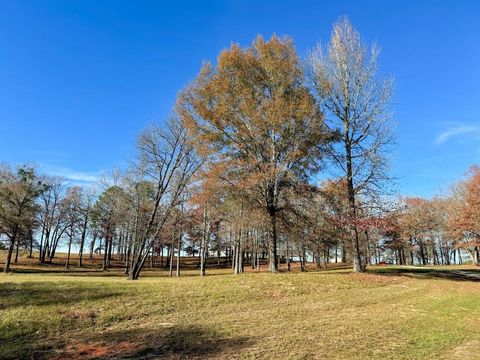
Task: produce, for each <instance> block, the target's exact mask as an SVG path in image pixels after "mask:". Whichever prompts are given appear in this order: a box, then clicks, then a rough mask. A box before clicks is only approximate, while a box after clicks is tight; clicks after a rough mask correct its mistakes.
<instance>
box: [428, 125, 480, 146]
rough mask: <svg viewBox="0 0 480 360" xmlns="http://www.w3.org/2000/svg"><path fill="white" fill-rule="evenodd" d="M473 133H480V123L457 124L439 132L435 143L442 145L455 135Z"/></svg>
mask: <svg viewBox="0 0 480 360" xmlns="http://www.w3.org/2000/svg"><path fill="white" fill-rule="evenodd" d="M472 133H480V125H468V124H455V125H453V126H450V127H449V128H448V129H446V130H445V131H443V132H441V133H440V134H438V136H437V137H436V139H435V144H437V145H440V144H443V143H445V142H446V141H448V140H449V139H450V138H452V137H454V136H458V135H463V134H472Z"/></svg>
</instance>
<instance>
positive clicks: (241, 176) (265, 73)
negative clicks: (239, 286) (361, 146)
mask: <svg viewBox="0 0 480 360" xmlns="http://www.w3.org/2000/svg"><path fill="white" fill-rule="evenodd" d="M178 112H179V113H180V114H181V116H182V118H183V120H184V123H185V124H186V126H187V127H188V129H189V130H190V132H191V133H192V134H193V135H194V136H195V138H196V143H197V144H203V146H200V145H198V147H202V149H201V150H206V151H207V152H208V153H210V154H214V155H215V157H216V160H217V161H221V162H223V163H224V164H231V168H232V169H234V170H235V179H236V181H237V182H238V184H239V185H241V186H242V187H243V189H242V190H245V191H246V192H248V193H250V194H251V195H252V199H254V200H255V201H256V202H257V204H258V205H259V206H260V207H261V208H263V209H264V210H265V211H266V213H267V214H268V218H269V223H270V224H269V227H270V236H269V239H270V241H269V270H270V271H271V272H277V271H278V265H277V261H276V259H277V216H278V213H279V212H280V211H281V210H282V208H283V197H284V195H285V194H284V190H285V189H286V188H288V187H290V186H292V185H293V184H295V182H296V181H297V179H299V178H306V177H307V176H308V174H309V173H310V172H311V171H313V170H317V168H318V167H317V165H318V159H320V158H321V157H322V145H324V144H326V143H328V142H329V141H330V138H331V136H330V135H329V133H327V132H326V131H325V128H324V127H323V126H322V125H321V124H323V118H322V114H321V112H320V109H319V107H318V104H317V103H316V101H315V99H314V97H313V96H312V94H311V93H310V91H309V89H308V87H307V86H306V84H305V78H304V74H303V70H302V66H301V64H300V61H299V58H298V56H297V53H296V51H295V48H294V45H293V41H292V40H291V39H288V38H283V39H281V38H278V37H276V36H273V37H272V38H271V39H270V40H268V41H266V40H264V39H263V38H262V37H260V36H259V37H257V39H255V41H254V42H253V44H252V46H250V47H248V48H246V49H242V48H241V47H240V46H238V45H232V46H231V47H230V49H228V50H224V51H222V52H221V53H220V55H219V57H218V62H217V65H216V66H214V65H212V64H210V63H207V64H205V65H203V67H202V69H201V71H200V74H199V75H198V77H197V79H196V80H195V81H194V82H193V83H192V84H191V85H190V86H189V87H188V88H186V89H185V91H183V92H182V93H181V94H180V95H179V99H178ZM319 124H320V126H319ZM227 171H228V170H227Z"/></svg>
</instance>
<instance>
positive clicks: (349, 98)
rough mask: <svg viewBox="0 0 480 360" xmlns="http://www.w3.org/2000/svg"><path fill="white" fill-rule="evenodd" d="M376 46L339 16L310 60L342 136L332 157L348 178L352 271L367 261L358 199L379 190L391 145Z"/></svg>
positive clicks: (388, 84)
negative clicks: (358, 222)
mask: <svg viewBox="0 0 480 360" xmlns="http://www.w3.org/2000/svg"><path fill="white" fill-rule="evenodd" d="M378 54H379V50H378V48H377V47H376V46H375V45H373V46H371V47H368V46H367V45H365V44H363V43H362V42H361V40H360V35H359V33H358V32H357V31H356V30H355V29H354V28H353V27H352V25H351V23H350V21H349V20H348V19H347V18H346V17H343V18H341V19H340V20H339V21H338V22H337V23H336V24H334V27H333V32H332V37H331V39H330V44H329V45H328V47H327V48H322V47H321V46H318V47H317V48H316V49H315V50H314V51H313V52H312V54H311V56H310V65H311V79H312V81H313V85H314V88H315V89H316V92H317V95H318V99H319V102H320V103H321V105H323V108H324V111H325V113H326V118H327V124H328V125H329V126H330V127H331V129H337V130H338V131H339V132H341V134H342V141H341V143H340V144H339V145H338V146H335V147H334V148H333V151H332V153H331V155H332V159H333V160H334V162H335V163H336V164H337V166H338V168H339V169H340V171H341V173H342V176H345V177H346V179H347V189H346V191H347V193H348V199H349V209H350V217H351V219H350V220H351V226H350V227H351V232H352V240H353V263H354V271H356V272H363V271H365V268H366V262H365V259H364V258H363V255H362V253H361V244H360V241H359V234H358V229H357V225H356V220H357V215H358V204H357V200H358V197H359V196H360V195H362V196H368V195H372V194H373V193H375V192H377V191H378V190H379V189H380V188H381V186H382V184H383V183H384V181H385V180H386V179H388V176H387V158H388V157H387V149H388V145H389V144H391V143H392V137H391V126H390V124H389V113H388V112H387V107H388V104H389V100H390V98H391V95H392V89H393V82H392V80H390V79H388V80H385V81H381V82H380V81H377V79H376V71H377V57H378Z"/></svg>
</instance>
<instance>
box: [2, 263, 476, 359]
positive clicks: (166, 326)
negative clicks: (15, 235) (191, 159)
mask: <svg viewBox="0 0 480 360" xmlns="http://www.w3.org/2000/svg"><path fill="white" fill-rule="evenodd" d="M452 269H453V270H452ZM18 271H20V272H17V273H14V274H11V275H2V276H0V358H2V359H8V358H12V359H13V358H48V359H64V358H68V359H90V358H172V359H184V358H192V359H193V358H199V359H203V358H221V359H237V358H241V359H243V358H247V359H476V358H480V355H479V354H480V326H479V324H480V323H479V320H480V282H479V281H478V280H479V279H478V277H480V272H479V270H478V269H474V268H468V267H456V268H451V267H450V268H448V269H446V268H435V269H433V268H408V267H377V268H375V267H373V268H371V270H370V273H368V274H363V275H355V274H351V273H350V272H349V271H346V270H327V271H320V272H315V271H309V272H306V273H299V272H295V273H280V274H276V275H271V274H267V273H246V274H243V275H240V276H239V275H237V276H235V275H231V271H230V270H229V269H224V270H211V271H209V274H208V276H207V277H205V278H200V277H199V276H198V275H197V271H195V272H193V271H191V270H188V271H184V272H183V274H182V277H181V278H169V277H167V276H166V273H165V272H148V273H146V276H144V277H142V278H141V280H139V281H137V282H129V281H127V280H125V279H124V278H123V277H122V276H121V272H120V270H118V271H111V272H109V273H107V274H105V273H101V272H75V271H70V272H68V273H65V272H63V271H61V270H59V269H56V270H51V271H48V270H46V271H42V272H36V270H35V269H30V270H29V268H28V267H26V268H23V269H22V268H19V269H18Z"/></svg>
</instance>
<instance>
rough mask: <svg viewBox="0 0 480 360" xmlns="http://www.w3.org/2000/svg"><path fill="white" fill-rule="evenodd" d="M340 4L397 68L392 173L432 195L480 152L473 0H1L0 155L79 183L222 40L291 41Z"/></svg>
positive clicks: (118, 152) (310, 33) (478, 46)
mask: <svg viewBox="0 0 480 360" xmlns="http://www.w3.org/2000/svg"><path fill="white" fill-rule="evenodd" d="M341 15H347V16H348V17H349V18H350V19H351V21H352V23H353V25H354V26H355V27H356V28H357V29H358V30H359V31H360V33H361V34H362V36H363V39H364V40H366V41H377V42H378V44H379V45H380V46H381V48H382V53H381V57H380V65H381V68H380V70H381V73H382V74H390V75H392V76H394V78H395V97H394V101H393V110H394V113H393V118H394V120H395V121H396V122H397V147H396V151H395V153H394V154H393V160H392V170H393V173H394V175H395V176H397V177H398V187H399V190H400V191H401V192H402V193H403V194H404V195H421V196H430V195H432V194H434V193H436V192H438V191H442V190H444V189H446V188H447V186H448V185H449V184H450V183H452V182H453V181H455V180H457V179H459V178H460V177H461V176H462V175H463V174H464V172H465V171H466V170H467V168H468V167H469V166H470V165H471V164H473V163H480V87H479V84H480V26H479V24H478V22H479V19H480V2H478V1H453V0H452V1H388V2H387V1H368V0H367V1H353V0H352V1H278V0H277V1H211V2H207V1H205V2H200V1H195V2H194V1H192V2H188V1H178V2H173V1H172V2H170V3H167V2H161V1H106V0H105V1H46V0H45V1H26V0H24V1H17V0H11V1H8V0H1V1H0V161H4V162H8V163H23V162H30V163H35V164H37V165H38V166H39V167H40V168H41V169H42V170H43V171H45V172H48V173H51V174H56V175H63V176H65V177H67V178H69V179H70V180H71V181H76V182H89V181H92V180H95V178H96V177H98V175H99V174H100V173H102V172H105V171H108V170H110V169H112V168H113V167H122V166H124V165H125V163H126V162H127V161H128V159H129V158H131V157H132V156H133V153H134V144H135V137H136V135H137V133H138V132H139V131H140V130H141V129H142V128H143V127H145V126H146V125H148V124H149V123H152V122H161V121H162V120H163V119H164V118H165V117H166V116H167V115H168V114H169V113H170V112H171V109H172V106H173V104H174V102H175V97H176V93H177V91H178V90H179V89H181V88H182V87H183V86H185V85H186V84H188V82H189V81H191V80H192V79H193V78H194V77H195V75H196V74H197V72H198V70H199V68H200V65H201V63H202V61H205V60H214V59H215V57H216V55H217V54H218V52H219V51H220V50H222V49H223V48H225V47H228V46H229V45H230V44H231V43H232V42H238V43H240V44H242V45H248V44H250V43H251V41H252V40H253V39H254V37H255V36H256V35H257V34H263V35H264V36H265V37H269V36H270V35H272V34H273V33H276V34H278V35H289V36H291V37H293V38H294V40H295V43H296V46H297V49H298V51H299V53H300V54H301V55H305V53H306V52H307V51H308V50H309V49H311V48H312V47H313V46H314V45H315V44H316V43H317V42H319V41H322V42H324V43H325V42H327V41H328V39H329V36H330V31H331V26H332V23H333V22H334V21H335V20H336V19H337V18H338V17H339V16H341Z"/></svg>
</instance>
